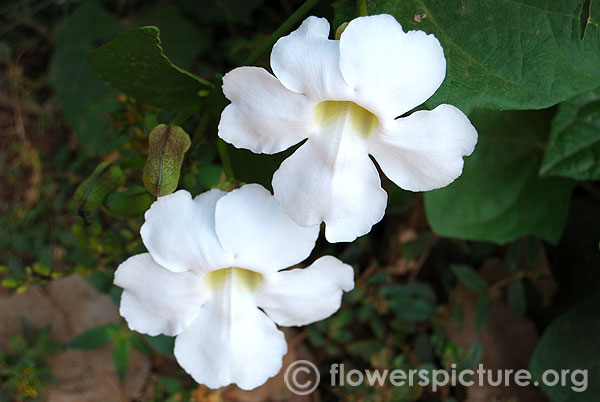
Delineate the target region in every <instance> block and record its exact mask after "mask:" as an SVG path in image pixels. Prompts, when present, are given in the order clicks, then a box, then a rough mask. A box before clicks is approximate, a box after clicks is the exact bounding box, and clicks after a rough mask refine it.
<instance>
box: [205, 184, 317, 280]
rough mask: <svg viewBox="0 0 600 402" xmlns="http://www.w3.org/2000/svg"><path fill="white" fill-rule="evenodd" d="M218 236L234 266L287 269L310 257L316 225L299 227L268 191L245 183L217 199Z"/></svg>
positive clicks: (256, 269)
mask: <svg viewBox="0 0 600 402" xmlns="http://www.w3.org/2000/svg"><path fill="white" fill-rule="evenodd" d="M215 216H216V229H217V235H218V236H219V240H220V241H221V244H222V245H223V247H224V248H225V249H226V250H227V251H229V252H230V253H232V254H233V255H235V259H236V264H237V265H236V266H237V267H240V268H245V269H250V270H253V271H257V272H261V273H269V272H274V271H278V270H280V269H283V268H288V267H290V266H292V265H295V264H297V263H299V262H301V261H303V260H304V259H306V257H308V256H309V254H310V252H311V251H312V249H313V247H314V246H315V240H316V239H317V236H318V235H319V227H318V226H313V227H302V226H298V225H297V224H296V223H295V222H294V221H293V220H292V219H290V217H289V216H287V215H286V214H285V213H284V212H283V211H282V210H281V208H280V207H279V204H277V201H276V200H275V198H273V196H272V195H271V193H269V191H267V190H266V189H265V188H264V187H262V186H260V185H258V184H247V185H245V186H243V187H242V188H240V189H237V190H233V191H232V192H230V193H229V194H227V195H226V196H225V197H223V198H222V199H220V200H219V202H218V203H217V209H216V213H215Z"/></svg>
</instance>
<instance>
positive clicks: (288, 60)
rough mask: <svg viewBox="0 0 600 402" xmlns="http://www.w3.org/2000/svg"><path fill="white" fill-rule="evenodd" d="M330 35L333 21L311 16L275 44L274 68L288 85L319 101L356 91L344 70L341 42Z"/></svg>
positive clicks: (340, 97)
mask: <svg viewBox="0 0 600 402" xmlns="http://www.w3.org/2000/svg"><path fill="white" fill-rule="evenodd" d="M328 38H329V22H327V20H326V19H325V18H317V17H308V18H307V19H306V20H304V22H303V23H302V25H300V27H299V28H298V29H297V30H295V31H294V32H292V33H291V34H289V35H287V36H284V37H282V38H280V39H279V40H278V41H277V43H275V45H274V46H273V51H272V52H271V68H272V69H273V73H274V74H275V76H276V77H277V78H279V80H280V81H281V83H282V84H283V85H285V87H286V88H288V89H289V90H291V91H294V92H297V93H301V94H304V95H306V96H307V97H308V98H309V99H311V100H313V101H316V102H320V101H323V100H347V99H349V98H350V96H351V95H352V93H353V92H354V91H353V90H352V88H350V87H349V86H348V85H347V84H346V82H345V81H344V78H343V77H342V73H341V71H340V63H339V59H340V50H339V42H338V41H336V40H329V39H328Z"/></svg>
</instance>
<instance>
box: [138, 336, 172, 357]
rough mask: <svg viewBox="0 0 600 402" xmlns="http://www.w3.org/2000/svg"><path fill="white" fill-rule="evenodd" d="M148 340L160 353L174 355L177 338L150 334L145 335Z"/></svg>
mask: <svg viewBox="0 0 600 402" xmlns="http://www.w3.org/2000/svg"><path fill="white" fill-rule="evenodd" d="M145 337H146V340H147V341H148V343H149V344H150V346H151V347H152V349H154V350H155V351H157V352H158V353H162V354H163V355H166V356H173V348H174V347H175V338H172V337H170V336H165V335H158V336H149V335H145Z"/></svg>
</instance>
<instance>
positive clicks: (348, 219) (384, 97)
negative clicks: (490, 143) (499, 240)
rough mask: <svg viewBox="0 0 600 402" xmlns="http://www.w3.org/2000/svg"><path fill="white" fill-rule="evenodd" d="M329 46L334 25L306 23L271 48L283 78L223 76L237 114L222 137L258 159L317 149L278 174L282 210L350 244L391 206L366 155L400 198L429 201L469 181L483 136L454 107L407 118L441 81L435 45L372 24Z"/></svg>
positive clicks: (249, 70) (374, 19)
mask: <svg viewBox="0 0 600 402" xmlns="http://www.w3.org/2000/svg"><path fill="white" fill-rule="evenodd" d="M328 36H329V23H328V22H327V20H325V19H324V18H316V17H309V18H307V19H306V20H305V21H304V22H303V23H302V25H301V26H300V28H298V29H297V30H296V31H294V32H292V33H291V34H290V35H288V36H285V37H283V38H281V39H279V41H278V42H277V43H276V44H275V46H274V47H273V51H272V53H271V67H272V69H273V72H274V74H275V76H276V77H277V78H276V77H274V76H273V75H271V74H269V73H268V72H267V71H266V70H264V69H262V68H257V67H240V68H236V69H234V70H233V71H231V72H229V73H228V74H227V75H225V77H224V78H223V91H224V93H225V95H226V96H227V98H229V100H231V102H232V103H231V104H230V105H229V106H227V107H226V108H225V110H224V111H223V115H222V117H221V122H220V124H219V136H220V137H221V138H222V139H224V140H225V141H227V142H229V143H231V144H233V145H234V146H236V147H239V148H247V149H250V150H251V151H253V152H256V153H275V152H280V151H283V150H285V149H286V148H289V147H290V146H292V145H294V144H296V143H298V142H300V141H302V140H303V139H305V138H308V140H307V141H306V142H305V143H304V144H303V145H302V146H301V147H300V148H299V149H298V150H297V151H296V152H295V153H294V154H293V155H292V156H290V157H289V158H288V159H286V160H285V161H284V162H283V163H282V164H281V166H280V168H279V170H277V172H275V175H274V177H273V188H274V191H275V198H277V200H278V201H279V203H280V205H281V207H282V208H283V210H284V211H285V212H287V213H288V214H289V215H290V216H291V217H292V218H293V219H294V220H295V221H296V222H298V223H299V224H301V225H304V226H310V225H315V224H318V223H320V222H322V221H324V222H325V223H326V231H325V235H326V237H327V240H329V241H330V242H339V241H352V240H354V239H355V238H356V237H357V236H361V235H363V234H365V233H368V232H369V231H370V230H371V227H372V226H373V225H374V224H375V223H377V222H378V221H379V220H381V218H382V217H383V215H384V212H385V207H386V203H387V194H386V193H385V191H384V190H383V189H382V188H381V183H380V180H379V174H378V172H377V168H376V167H375V165H374V164H373V162H372V161H371V159H370V158H369V154H371V155H372V156H373V157H374V158H375V159H376V161H377V162H378V164H379V166H380V167H381V169H382V170H383V172H384V173H385V174H386V175H387V176H388V177H389V178H390V180H392V181H393V182H394V183H396V184H397V185H398V186H400V187H402V188H404V189H406V190H411V191H426V190H432V189H435V188H440V187H444V186H446V185H448V184H449V183H451V182H452V181H453V180H454V179H456V178H457V177H458V176H460V174H461V173H462V168H463V160H462V157H463V156H465V155H470V154H471V152H472V151H473V149H474V147H475V143H476V142H477V132H476V131H475V129H474V128H473V126H472V125H471V123H470V122H469V120H468V118H467V117H466V116H465V115H464V114H463V113H462V112H461V111H460V110H458V109H457V108H456V107H454V106H450V105H440V106H438V107H437V108H435V109H434V110H431V111H418V112H415V113H412V114H411V115H410V116H408V117H402V118H398V116H401V115H403V114H404V113H406V112H408V111H410V110H412V109H413V108H415V107H416V106H418V105H420V104H421V103H423V102H424V101H425V100H427V99H428V98H429V97H430V96H431V95H433V93H434V92H435V91H436V90H437V88H438V87H439V86H440V85H441V83H442V81H443V80H444V76H445V73H446V60H445V59H444V52H443V50H442V47H441V46H440V44H439V42H438V40H437V39H436V38H435V37H434V36H433V35H427V34H425V33H424V32H422V31H410V32H404V31H403V30H402V27H401V26H400V24H398V22H397V21H396V20H395V19H394V18H393V17H392V16H390V15H375V16H369V17H360V18H357V19H355V20H353V21H351V22H350V24H349V25H348V26H347V27H346V29H345V31H344V32H343V33H342V35H341V38H340V40H339V41H337V40H329V39H328Z"/></svg>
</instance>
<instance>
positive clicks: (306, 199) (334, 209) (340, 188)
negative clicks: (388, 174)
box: [273, 132, 387, 243]
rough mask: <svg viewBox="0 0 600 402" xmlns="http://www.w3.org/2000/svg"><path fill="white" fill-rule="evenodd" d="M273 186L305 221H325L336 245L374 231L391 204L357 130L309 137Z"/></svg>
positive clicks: (286, 205)
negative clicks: (356, 132) (374, 227)
mask: <svg viewBox="0 0 600 402" xmlns="http://www.w3.org/2000/svg"><path fill="white" fill-rule="evenodd" d="M347 134H349V135H347ZM273 189H274V191H275V198H277V201H279V204H280V205H281V208H282V209H283V210H284V211H285V212H286V213H287V214H288V215H289V216H290V217H291V218H292V219H294V220H295V221H296V222H298V223H299V224H300V225H315V224H318V223H320V222H322V221H324V222H325V224H326V226H325V237H326V238H327V240H328V241H329V242H331V243H334V242H344V241H347V242H349V241H353V240H354V239H356V238H357V237H358V236H362V235H364V234H366V233H368V232H369V231H370V230H371V227H372V226H373V225H374V224H375V223H377V222H379V221H380V220H381V218H383V215H384V213H385V207H386V204H387V194H386V192H385V191H383V189H382V188H381V181H380V180H379V173H378V172H377V169H376V168H375V166H374V165H373V162H372V161H371V159H370V158H369V155H368V152H367V149H366V142H365V140H364V139H362V138H358V136H357V135H354V134H352V133H334V132H326V133H323V135H321V136H319V137H311V138H309V139H308V141H307V142H306V143H305V144H303V145H302V146H301V147H300V148H299V149H298V150H296V152H294V154H292V155H291V156H290V157H289V158H287V159H286V160H284V161H283V163H282V164H281V166H280V167H279V169H278V170H277V171H276V172H275V174H274V175H273Z"/></svg>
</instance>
